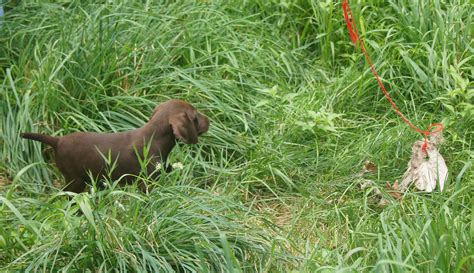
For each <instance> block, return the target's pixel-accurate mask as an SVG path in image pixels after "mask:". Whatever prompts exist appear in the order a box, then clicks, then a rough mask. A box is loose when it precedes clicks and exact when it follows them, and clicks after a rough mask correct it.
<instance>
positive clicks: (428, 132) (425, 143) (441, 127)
mask: <svg viewBox="0 0 474 273" xmlns="http://www.w3.org/2000/svg"><path fill="white" fill-rule="evenodd" d="M433 128H437V129H435V130H433V131H432V129H433ZM443 130H444V125H443V124H441V123H433V124H431V125H430V126H428V128H427V129H426V130H425V131H421V133H422V134H423V135H424V137H425V139H424V141H423V145H422V146H421V150H422V151H423V153H424V154H425V155H426V156H428V151H427V149H428V137H429V136H430V135H434V134H437V133H440V132H442V131H443Z"/></svg>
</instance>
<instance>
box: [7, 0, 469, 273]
mask: <svg viewBox="0 0 474 273" xmlns="http://www.w3.org/2000/svg"><path fill="white" fill-rule="evenodd" d="M39 2H41V3H29V2H28V3H23V4H18V5H16V6H14V7H13V8H12V9H7V11H6V16H5V17H3V18H2V19H1V20H2V23H1V24H0V65H1V70H0V79H1V85H0V88H1V89H0V98H1V100H0V105H1V112H2V116H1V117H0V120H1V123H0V132H1V135H2V140H1V147H2V148H1V150H0V156H1V158H2V161H1V162H0V176H1V178H0V227H1V228H0V269H2V270H36V271H58V270H65V271H68V270H72V271H78V270H83V269H85V268H89V269H91V270H93V271H99V270H104V271H110V270H117V271H124V272H129V271H199V272H206V271H207V272H227V271H245V272H255V271H266V272H275V271H277V272H288V271H291V270H297V271H304V272H315V271H329V272H332V271H348V272H351V271H354V272H360V271H376V272H384V271H385V272H405V271H420V272H435V271H441V272H451V271H452V272H471V271H472V270H473V269H472V264H474V261H473V257H474V253H473V245H472V235H473V230H474V226H473V225H472V219H473V215H474V214H473V210H472V208H473V207H472V189H473V186H474V173H473V171H472V161H473V156H474V153H473V152H472V141H473V128H474V121H473V116H474V107H473V103H472V99H473V95H474V91H473V85H472V82H471V81H470V80H471V79H472V78H474V75H473V70H472V67H473V66H474V60H473V43H472V31H471V29H472V25H473V23H472V17H473V15H472V14H473V8H472V5H471V4H470V3H469V1H461V0H456V1H449V3H440V2H439V1H415V0H413V1H412V0H405V1H388V2H384V1H382V2H380V1H351V7H352V10H353V12H354V14H355V15H356V16H357V18H358V19H359V20H358V21H357V23H358V24H359V26H360V28H361V32H362V35H364V37H365V41H366V46H367V48H368V50H369V53H370V54H371V56H372V58H373V60H374V63H375V66H376V69H377V70H378V72H379V73H380V75H381V78H382V79H383V81H384V83H386V85H387V87H389V89H390V93H391V95H392V96H393V98H394V100H395V101H396V103H397V105H398V106H399V108H400V109H401V110H402V111H403V112H404V113H405V114H406V116H407V117H408V118H409V119H410V120H411V121H412V122H413V123H415V124H417V125H418V126H419V127H423V128H424V127H426V126H427V125H429V124H430V123H434V122H443V123H444V124H445V126H446V130H445V137H446V142H445V144H444V145H443V146H442V150H441V153H442V154H443V155H444V156H445V159H446V161H447V164H448V167H449V179H448V181H447V185H446V187H445V191H444V192H442V193H440V192H438V191H437V192H434V193H432V194H424V193H416V192H414V191H411V192H409V193H408V194H406V195H405V196H404V198H403V201H401V202H394V203H392V204H391V205H389V206H387V207H385V208H380V207H378V206H377V202H376V201H375V200H374V198H373V197H372V194H371V192H370V191H361V190H360V187H359V184H358V183H359V181H358V178H357V177H356V176H355V174H356V173H357V172H358V171H359V170H360V169H361V167H362V164H363V162H364V161H365V160H366V159H370V160H371V161H373V162H375V164H376V165H377V166H378V172H377V173H375V174H372V176H371V177H370V178H371V179H373V180H374V181H375V182H376V185H377V186H378V187H381V188H383V186H384V185H385V182H386V181H392V182H393V181H395V180H397V179H400V177H401V176H402V174H403V172H404V170H405V168H406V164H407V162H408V160H409V156H410V151H411V144H412V143H413V142H414V141H415V140H416V139H417V138H419V137H420V136H419V135H417V134H416V133H414V132H413V131H411V130H410V129H409V128H408V126H406V125H405V124H404V123H403V121H401V120H400V119H399V118H398V117H397V116H396V114H395V112H394V111H392V109H391V108H390V105H389V104H388V102H387V101H386V99H385V98H384V96H383V94H382V93H381V92H380V91H379V89H378V85H377V83H376V81H375V79H374V78H373V76H372V74H371V71H370V69H369V67H368V66H367V64H366V63H365V60H364V58H363V55H362V54H361V52H360V50H358V49H356V48H354V46H353V44H352V43H351V41H350V39H349V35H348V33H347V30H346V26H345V22H344V21H343V16H342V9H341V6H340V3H335V2H333V1H303V0H299V1H259V0H257V1H176V2H175V1H156V2H155V1H144V3H139V2H138V1H107V2H106V3H100V4H98V3H96V2H95V1H62V3H61V4H55V3H52V2H47V1H39ZM169 98H181V99H184V100H187V101H189V102H191V103H192V104H193V105H195V106H196V107H197V108H198V109H200V110H201V111H203V112H204V113H205V114H206V115H208V116H209V117H210V119H211V122H212V125H211V128H210V131H209V132H208V133H207V134H206V135H205V136H203V137H202V139H201V141H200V143H199V144H198V145H196V146H192V147H190V146H185V145H179V146H178V147H176V148H175V149H174V150H173V152H172V156H171V161H172V162H181V163H183V164H184V169H183V170H175V171H173V172H172V173H170V174H166V175H163V176H162V177H160V179H159V181H149V183H153V184H155V185H157V187H156V189H155V190H154V191H153V192H152V193H151V194H150V195H143V194H142V193H140V192H139V191H137V190H136V189H135V188H134V187H127V188H115V187H112V188H109V189H106V190H104V191H100V192H97V191H95V190H94V187H92V192H88V193H82V194H79V195H74V196H73V197H72V198H71V199H69V198H67V197H66V196H65V194H64V193H62V192H61V191H60V190H59V188H60V185H61V184H62V177H61V175H60V174H59V173H58V171H57V170H56V169H55V167H54V165H53V164H50V162H51V161H52V158H51V153H50V151H49V150H48V149H44V147H42V146H41V145H39V143H33V142H28V141H25V140H22V139H20V138H19V137H18V135H19V133H20V132H23V131H40V132H45V133H49V134H54V135H62V134H66V133H70V132H75V131H82V130H88V131H97V132H105V131H107V132H116V131H121V130H128V129H130V128H135V127H139V126H141V125H142V124H143V123H144V122H145V121H146V120H147V118H148V116H149V115H150V114H151V111H152V109H153V107H154V106H155V105H156V104H158V103H161V102H163V101H166V100H167V99H169ZM144 179H146V178H144ZM110 182H111V184H113V181H110Z"/></svg>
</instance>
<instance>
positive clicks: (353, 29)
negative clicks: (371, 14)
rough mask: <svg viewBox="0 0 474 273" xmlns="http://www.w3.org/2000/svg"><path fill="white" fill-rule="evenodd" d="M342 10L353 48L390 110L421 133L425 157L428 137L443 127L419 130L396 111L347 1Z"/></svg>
mask: <svg viewBox="0 0 474 273" xmlns="http://www.w3.org/2000/svg"><path fill="white" fill-rule="evenodd" d="M342 9H343V11H344V19H345V21H346V24H347V29H348V30H349V35H350V37H351V40H352V42H353V43H354V45H355V46H357V44H359V45H360V47H361V49H362V52H363V53H364V55H365V59H366V60H367V62H368V63H369V65H370V69H371V70H372V73H373V74H374V76H375V78H376V79H377V82H378V84H379V85H380V88H381V89H382V91H383V93H384V95H385V97H386V98H387V99H388V101H389V102H390V104H391V105H392V108H393V109H394V110H395V112H396V113H397V114H398V115H399V116H400V117H401V118H402V119H403V121H404V122H405V123H406V124H408V126H410V127H411V128H412V129H413V130H415V131H416V132H418V133H421V134H423V137H424V141H423V145H422V147H421V150H422V151H423V153H424V154H425V155H427V154H428V153H427V149H428V137H429V136H430V135H432V134H436V133H439V132H441V131H443V130H444V125H443V124H441V123H434V124H431V125H430V126H428V128H427V129H426V130H421V129H419V128H418V127H416V126H415V125H413V124H412V123H411V122H410V121H409V120H408V119H407V118H406V117H405V116H404V115H403V113H402V112H401V111H400V110H399V109H398V107H397V105H396V104H395V102H394V101H393V99H392V97H391V96H390V94H389V93H388V91H387V89H386V88H385V86H384V84H383V83H382V80H381V79H380V77H379V75H378V74H377V71H376V70H375V68H374V65H373V64H372V60H371V59H370V56H369V54H368V53H367V50H366V49H365V46H364V42H363V40H362V38H361V37H360V35H359V31H358V30H357V26H356V24H355V22H354V16H353V14H352V11H351V8H350V6H349V2H348V0H345V1H344V2H343V3H342ZM433 128H436V129H435V130H433V131H432V129H433Z"/></svg>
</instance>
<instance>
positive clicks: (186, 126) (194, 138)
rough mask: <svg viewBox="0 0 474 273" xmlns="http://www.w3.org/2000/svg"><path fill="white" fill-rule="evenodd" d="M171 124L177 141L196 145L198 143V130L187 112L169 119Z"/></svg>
mask: <svg viewBox="0 0 474 273" xmlns="http://www.w3.org/2000/svg"><path fill="white" fill-rule="evenodd" d="M169 123H170V125H171V127H172V128H173V134H174V136H175V137H176V138H177V139H180V140H181V141H183V142H184V143H186V144H196V143H197V142H198V135H197V132H196V128H195V127H194V124H193V122H192V121H191V119H190V118H189V117H188V115H187V114H186V113H185V112H182V113H179V114H175V115H172V116H171V117H170V118H169Z"/></svg>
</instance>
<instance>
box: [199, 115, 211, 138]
mask: <svg viewBox="0 0 474 273" xmlns="http://www.w3.org/2000/svg"><path fill="white" fill-rule="evenodd" d="M201 117H202V119H201V120H202V122H200V125H201V126H200V127H201V128H199V129H200V130H199V133H200V134H203V133H205V132H207V130H209V118H208V117H206V116H205V115H201Z"/></svg>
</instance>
